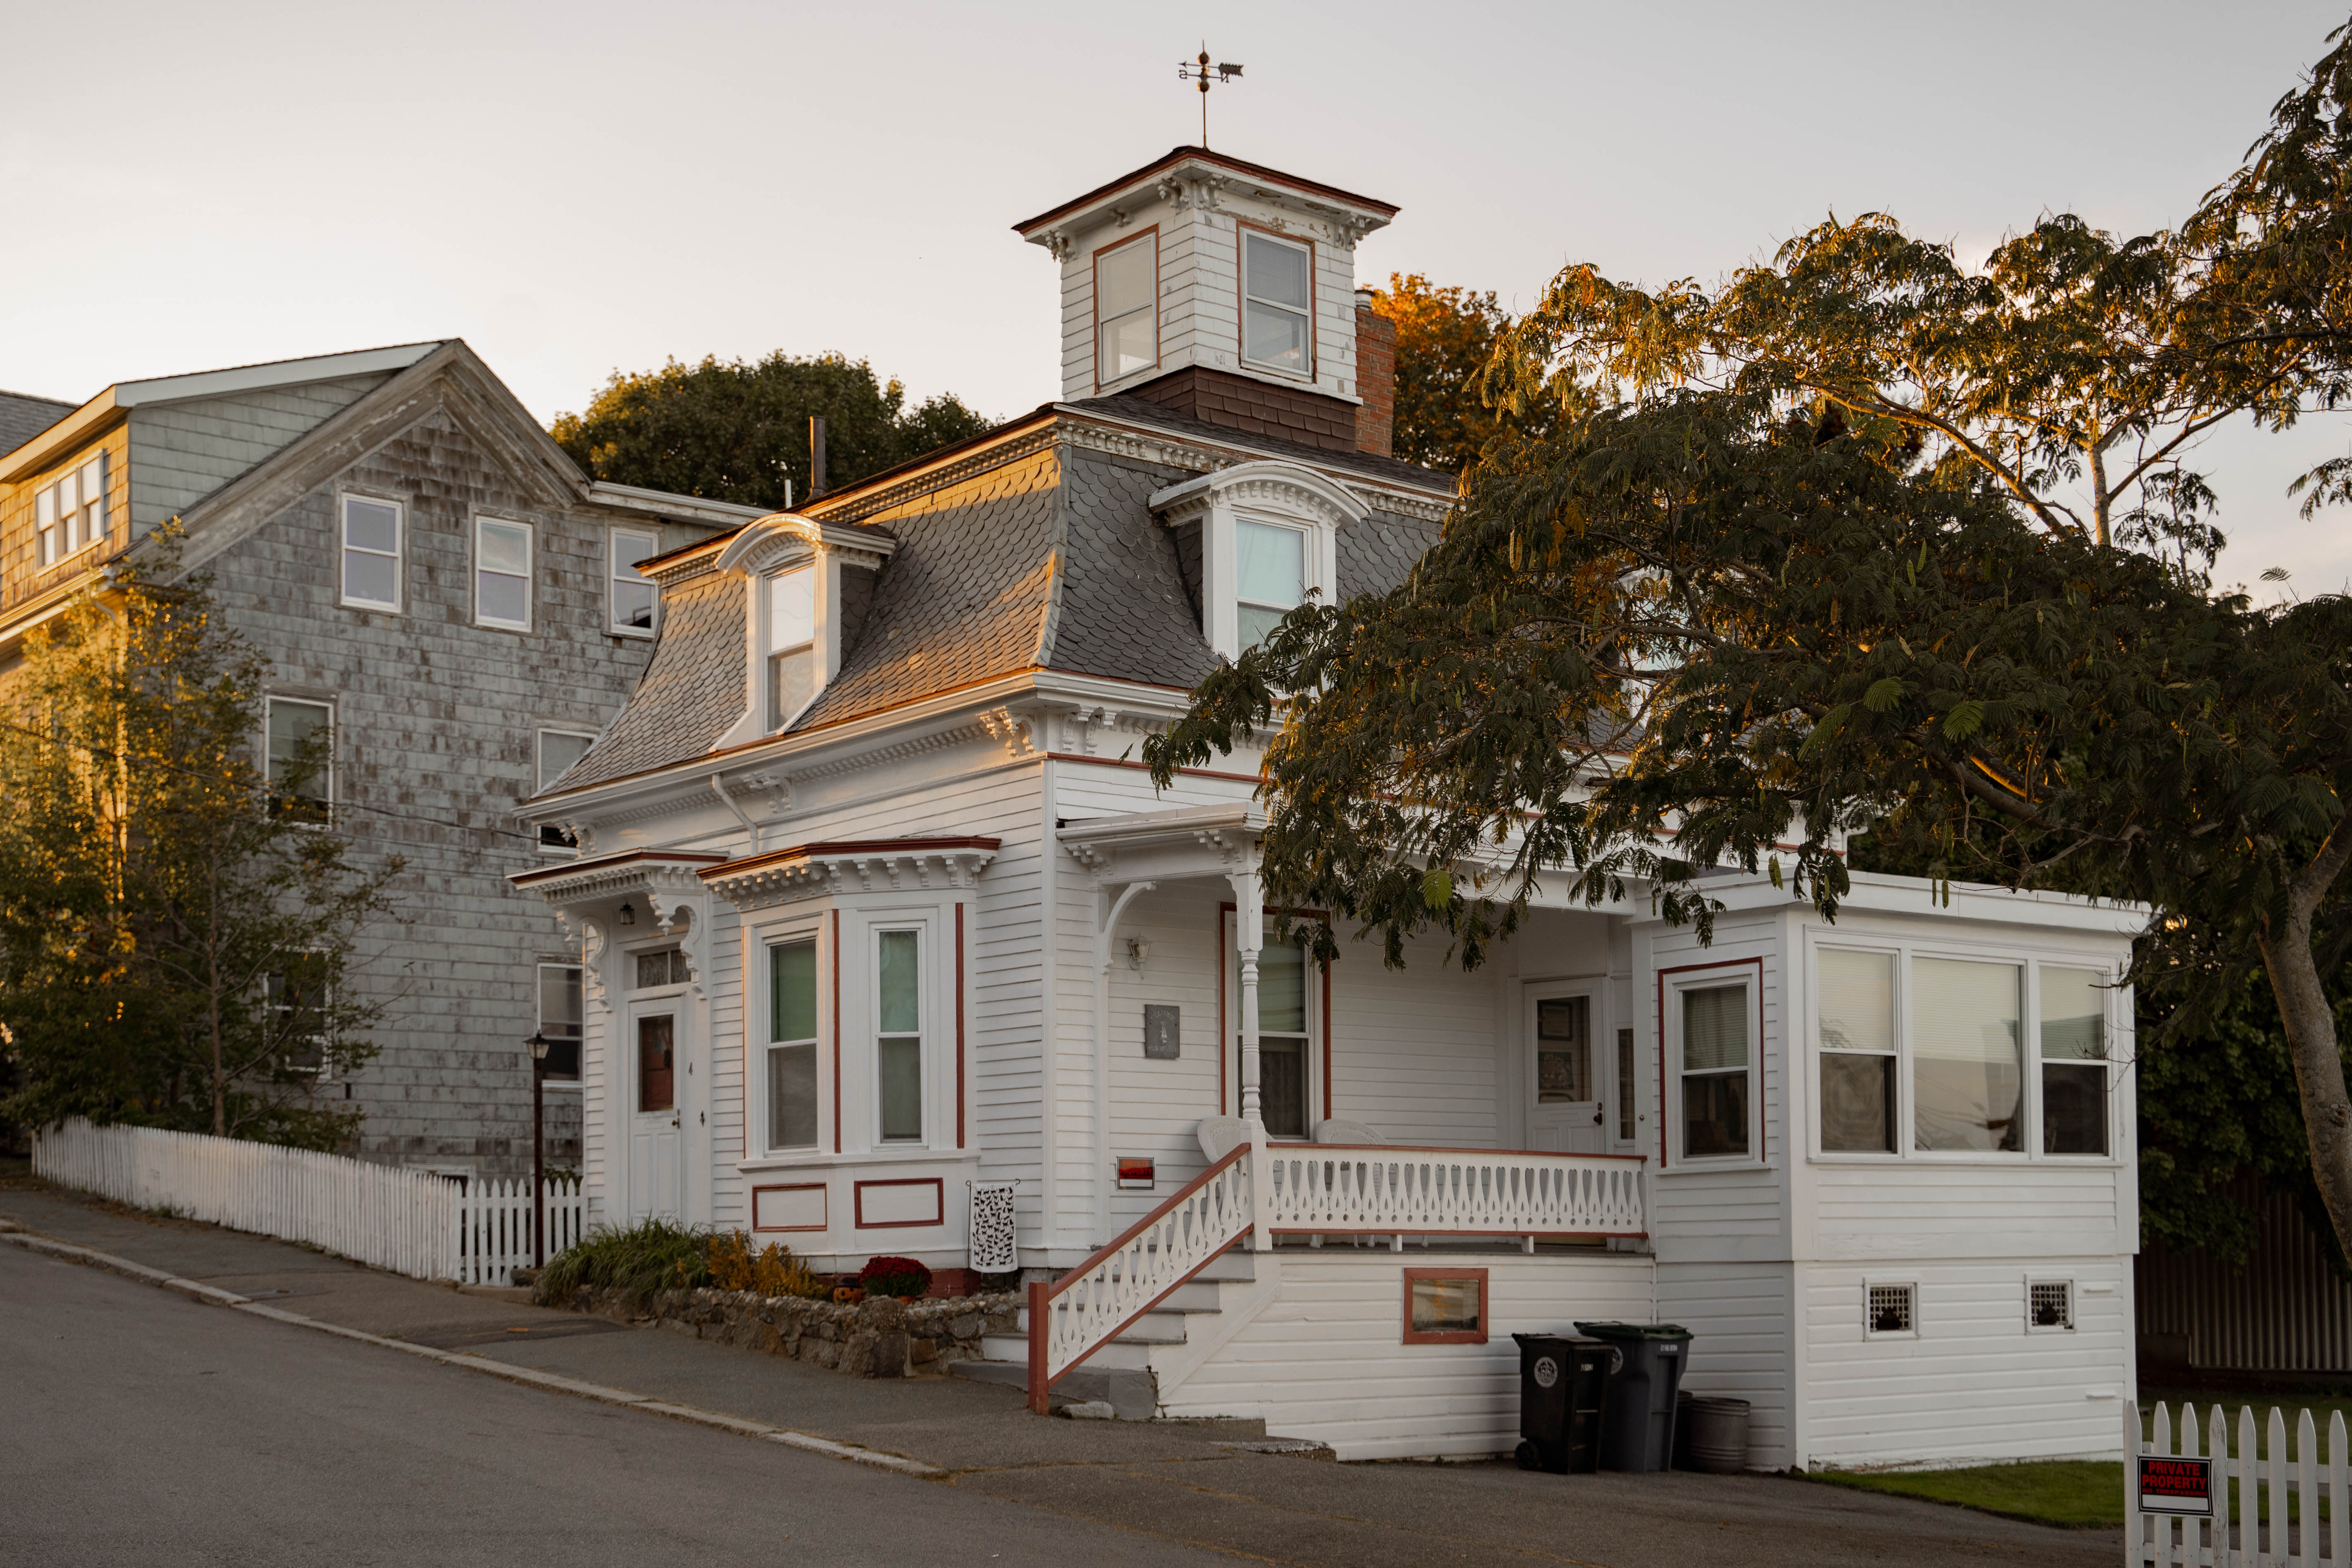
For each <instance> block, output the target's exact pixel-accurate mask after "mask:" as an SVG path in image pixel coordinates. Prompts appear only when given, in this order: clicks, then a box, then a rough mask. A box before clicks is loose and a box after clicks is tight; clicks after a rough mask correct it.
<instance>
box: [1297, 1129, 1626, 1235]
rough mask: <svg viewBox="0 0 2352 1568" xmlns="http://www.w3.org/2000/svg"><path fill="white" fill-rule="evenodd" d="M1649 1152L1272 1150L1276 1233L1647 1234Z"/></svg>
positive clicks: (1365, 1147) (1368, 1148) (1361, 1147)
mask: <svg viewBox="0 0 2352 1568" xmlns="http://www.w3.org/2000/svg"><path fill="white" fill-rule="evenodd" d="M1642 1163H1643V1162H1642V1158H1641V1156H1639V1155H1616V1154H1540V1153H1520V1152H1499V1151H1497V1152H1489V1151H1486V1150H1478V1149H1401V1148H1396V1147H1392V1146H1390V1145H1386V1144H1365V1145H1357V1146H1342V1145H1337V1144H1328V1145H1318V1146H1316V1147H1314V1148H1311V1149H1309V1148H1295V1149H1294V1148H1281V1149H1275V1150H1271V1151H1269V1152H1268V1155H1267V1164H1268V1166H1269V1167H1270V1174H1269V1177H1268V1179H1267V1180H1266V1181H1265V1182H1263V1183H1261V1184H1260V1191H1261V1193H1262V1194H1263V1196H1262V1199H1261V1201H1262V1202H1263V1203H1264V1204H1265V1223H1266V1226H1267V1227H1268V1228H1270V1229H1272V1230H1276V1231H1281V1232H1286V1233H1296V1232H1301V1231H1305V1232H1312V1233H1317V1234H1323V1235H1339V1236H1344V1235H1348V1234H1350V1233H1355V1234H1370V1235H1375V1236H1519V1237H1536V1236H1642V1235H1643V1234H1645V1233H1646V1231H1647V1224H1646V1222H1645V1220H1644V1219H1643V1205H1642Z"/></svg>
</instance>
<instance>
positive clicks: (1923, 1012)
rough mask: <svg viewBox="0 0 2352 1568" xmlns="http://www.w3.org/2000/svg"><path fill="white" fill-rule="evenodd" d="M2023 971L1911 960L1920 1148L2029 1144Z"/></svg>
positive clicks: (1915, 1130) (2003, 1148)
mask: <svg viewBox="0 0 2352 1568" xmlns="http://www.w3.org/2000/svg"><path fill="white" fill-rule="evenodd" d="M2018 976H2019V971H2018V968H2017V966H2016V965H2015V964H2013V963H1978V962H1976V961H1974V960H1972V959H1956V958H1914V959H1913V960H1912V961H1911V1075H1912V1083H1911V1095H1912V1131H1911V1135H1912V1146H1913V1147H1914V1148H1916V1149H1922V1150H1931V1151H1932V1150H1964V1151H1977V1152H1995V1151H1998V1152H2015V1151H2016V1150H2019V1149H2021V1148H2023V1147H2024V1142H2023V1134H2024V1128H2023V1125H2022V1121H2021V1116H2020V1114H2019V1113H2020V1110H2021V1108H2022V1101H2023V1100H2024V1094H2025V1069H2024V1065H2023V1063H2022V1061H2021V1059H2020V1058H2021V1047H2022V1046H2023V1041H2022V1039H2021V1037H2020V1034H2019V1016H2018Z"/></svg>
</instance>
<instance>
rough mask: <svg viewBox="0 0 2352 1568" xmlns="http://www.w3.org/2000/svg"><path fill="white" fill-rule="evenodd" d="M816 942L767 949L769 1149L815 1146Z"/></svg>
mask: <svg viewBox="0 0 2352 1568" xmlns="http://www.w3.org/2000/svg"><path fill="white" fill-rule="evenodd" d="M816 1017H817V1005H816V939H815V938H814V937H806V938H803V939H801V940H800V941H797V942H774V943H772V944H770V946H769V948H768V1147H769V1148H771V1149H814V1148H815V1147H816V1144H817V1084H816V1044H817V1022H816Z"/></svg>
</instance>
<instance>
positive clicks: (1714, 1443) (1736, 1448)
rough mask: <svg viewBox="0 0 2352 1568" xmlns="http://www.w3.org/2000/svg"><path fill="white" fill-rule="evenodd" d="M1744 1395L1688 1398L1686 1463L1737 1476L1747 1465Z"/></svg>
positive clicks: (1699, 1468)
mask: <svg viewBox="0 0 2352 1568" xmlns="http://www.w3.org/2000/svg"><path fill="white" fill-rule="evenodd" d="M1749 1414H1750V1412H1749V1409H1748V1401H1746V1400H1744V1399H1710V1398H1708V1397H1707V1396H1706V1394H1700V1395H1699V1396H1698V1397H1697V1398H1696V1399H1694V1400H1692V1401H1691V1404H1690V1408H1689V1410H1687V1411H1686V1412H1685V1413H1684V1418H1685V1419H1686V1420H1688V1421H1689V1422H1690V1436H1689V1439H1688V1442H1687V1444H1686V1447H1687V1448H1688V1450H1689V1458H1688V1461H1687V1462H1688V1466H1689V1468H1692V1469H1694V1470H1704V1471H1706V1473H1707V1474H1708V1475H1711V1476H1736V1475H1738V1473H1739V1472H1740V1471H1742V1470H1744V1469H1746V1468H1748V1415H1749Z"/></svg>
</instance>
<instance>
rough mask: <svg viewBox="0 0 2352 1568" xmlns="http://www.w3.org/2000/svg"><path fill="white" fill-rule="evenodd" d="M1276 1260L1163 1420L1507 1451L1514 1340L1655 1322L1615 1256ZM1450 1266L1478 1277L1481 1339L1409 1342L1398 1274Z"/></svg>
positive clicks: (1624, 1263)
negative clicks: (1238, 1324) (1252, 1423)
mask: <svg viewBox="0 0 2352 1568" xmlns="http://www.w3.org/2000/svg"><path fill="white" fill-rule="evenodd" d="M1279 1256H1280V1261H1279V1263H1278V1265H1276V1266H1277V1267H1279V1268H1280V1270H1281V1274H1282V1280H1281V1289H1280V1293H1279V1295H1278V1296H1277V1297H1276V1300H1274V1301H1273V1303H1272V1304H1271V1305H1269V1306H1267V1307H1266V1308H1265V1310H1263V1311H1262V1312H1260V1313H1259V1315H1258V1316H1257V1317H1256V1319H1255V1321H1252V1322H1251V1323H1250V1324H1249V1326H1248V1327H1247V1328H1245V1329H1244V1330H1242V1331H1241V1332H1240V1333H1238V1334H1237V1335H1235V1336H1234V1339H1233V1341H1232V1342H1229V1343H1228V1344H1226V1345H1225V1346H1224V1347H1223V1349H1222V1350H1220V1351H1219V1352H1218V1354H1217V1355H1216V1357H1215V1358H1214V1359H1213V1361H1212V1362H1211V1363H1209V1364H1208V1365H1206V1366H1203V1367H1202V1369H1201V1370H1200V1371H1198V1372H1196V1373H1193V1374H1192V1376H1191V1377H1190V1378H1188V1379H1186V1380H1185V1381H1184V1382H1183V1383H1182V1384H1181V1385H1180V1386H1178V1387H1177V1388H1176V1389H1174V1390H1173V1391H1171V1392H1170V1393H1169V1394H1166V1395H1164V1398H1165V1400H1166V1404H1167V1413H1168V1414H1169V1415H1192V1416H1205V1415H1234V1416H1244V1417H1259V1418H1262V1419H1264V1420H1265V1427H1266V1431H1267V1432H1268V1433H1269V1434H1272V1435H1274V1436H1292V1437H1311V1438H1313V1439H1315V1440H1316V1441H1318V1442H1321V1443H1328V1444H1329V1445H1330V1446H1331V1447H1332V1448H1333V1449H1334V1450H1335V1451H1336V1452H1337V1453H1338V1454H1339V1458H1342V1459H1381V1458H1402V1457H1407V1456H1424V1455H1447V1456H1455V1457H1462V1456H1475V1455H1486V1454H1503V1453H1508V1452H1510V1451H1511V1449H1512V1448H1514V1447H1517V1443H1518V1440H1519V1389H1518V1384H1519V1358H1518V1346H1517V1344H1516V1343H1515V1342H1513V1341H1512V1339H1511V1337H1510V1336H1511V1335H1512V1333H1514V1332H1515V1331H1516V1332H1528V1333H1532V1332H1543V1333H1559V1332H1573V1331H1574V1329H1573V1327H1572V1325H1573V1323H1574V1321H1575V1320H1577V1319H1579V1318H1616V1319H1626V1320H1632V1321H1648V1320H1649V1319H1650V1318H1652V1317H1653V1316H1654V1314H1655V1312H1656V1301H1655V1298H1654V1291H1653V1286H1652V1281H1651V1274H1650V1268H1649V1260H1648V1259H1647V1258H1638V1257H1633V1256H1631V1255H1625V1254H1611V1253H1605V1252H1599V1251H1595V1252H1592V1253H1590V1254H1575V1255H1569V1256H1561V1255H1558V1254H1544V1255H1540V1256H1538V1257H1533V1258H1528V1257H1520V1256H1517V1255H1513V1254H1507V1253H1481V1254H1475V1255H1474V1254H1447V1253H1442V1252H1436V1251H1431V1250H1425V1249H1423V1248H1421V1247H1408V1248H1407V1249H1406V1250H1405V1251H1404V1252H1402V1253H1401V1254H1400V1253H1393V1252H1389V1251H1385V1250H1381V1249H1376V1248H1359V1247H1324V1248H1321V1249H1320V1250H1318V1251H1315V1252H1297V1251H1291V1250H1285V1251H1284V1252H1282V1253H1281V1254H1280V1255H1279ZM1452 1263H1460V1264H1463V1265H1465V1266H1466V1267H1472V1268H1483V1269H1485V1270H1486V1278H1487V1315H1488V1337H1487V1342H1486V1343H1485V1344H1483V1345H1459V1344H1454V1345H1406V1344H1405V1343H1403V1337H1404V1336H1403V1329H1404V1305H1403V1302H1404V1286H1403V1277H1404V1270H1405V1269H1406V1268H1423V1267H1428V1266H1432V1265H1441V1264H1452Z"/></svg>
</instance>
